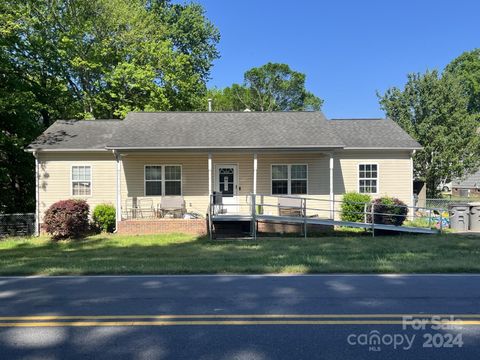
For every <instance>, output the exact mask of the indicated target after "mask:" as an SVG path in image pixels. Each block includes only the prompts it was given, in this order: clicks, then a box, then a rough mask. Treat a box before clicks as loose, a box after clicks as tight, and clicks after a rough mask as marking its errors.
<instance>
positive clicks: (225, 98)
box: [208, 63, 323, 111]
mask: <svg viewBox="0 0 480 360" xmlns="http://www.w3.org/2000/svg"><path fill="white" fill-rule="evenodd" d="M208 96H209V97H211V98H212V99H213V100H214V102H213V104H214V109H215V110H224V111H241V110H244V109H246V108H248V109H250V110H253V111H299V110H320V108H321V106H322V104H323V100H321V99H320V98H318V97H316V96H315V95H314V94H312V93H311V92H309V91H307V90H306V89H305V74H302V73H300V72H297V71H294V70H292V69H290V67H289V66H288V65H286V64H277V63H268V64H265V65H263V66H261V67H258V68H252V69H250V70H248V71H247V72H245V74H244V81H243V84H242V85H239V84H233V85H232V86H231V87H226V88H225V89H223V90H218V89H213V90H210V91H209V93H208Z"/></svg>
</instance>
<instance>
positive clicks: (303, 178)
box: [272, 165, 308, 195]
mask: <svg viewBox="0 0 480 360" xmlns="http://www.w3.org/2000/svg"><path fill="white" fill-rule="evenodd" d="M307 179H308V174H307V165H272V194H273V195H301V194H306V193H307V181H308V180H307Z"/></svg>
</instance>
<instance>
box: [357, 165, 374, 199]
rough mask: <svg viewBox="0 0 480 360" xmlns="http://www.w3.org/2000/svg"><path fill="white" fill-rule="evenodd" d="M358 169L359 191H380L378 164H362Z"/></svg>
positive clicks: (369, 192)
mask: <svg viewBox="0 0 480 360" xmlns="http://www.w3.org/2000/svg"><path fill="white" fill-rule="evenodd" d="M358 171H359V174H358V191H359V192H360V193H361V194H376V193H378V165H376V164H360V165H359V167H358Z"/></svg>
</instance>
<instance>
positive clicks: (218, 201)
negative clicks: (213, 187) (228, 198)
mask: <svg viewBox="0 0 480 360" xmlns="http://www.w3.org/2000/svg"><path fill="white" fill-rule="evenodd" d="M222 202H223V194H222V193H221V192H220V191H214V192H213V205H222Z"/></svg>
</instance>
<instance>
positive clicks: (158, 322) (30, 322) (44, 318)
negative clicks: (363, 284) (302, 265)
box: [0, 314, 480, 327]
mask: <svg viewBox="0 0 480 360" xmlns="http://www.w3.org/2000/svg"><path fill="white" fill-rule="evenodd" d="M452 317H453V318H452ZM439 318H441V322H442V324H445V325H452V326H480V314H227V315H222V314H207V315H201V314H192V315H188V314H182V315H79V316H76V315H58V316H57V315H31V316H0V327H82V326H83V327H89V326H90V327H93V326H96V327H98V326H198V325H201V326H209V325H217V326H230V325H234V326H235V325H236V326H238V325H243V326H256V325H405V324H409V323H411V324H413V322H410V321H409V320H408V319H414V320H413V321H415V320H419V319H420V320H422V321H424V322H425V323H426V324H429V323H431V324H433V321H432V320H433V319H436V320H435V321H437V323H438V319H439Z"/></svg>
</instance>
